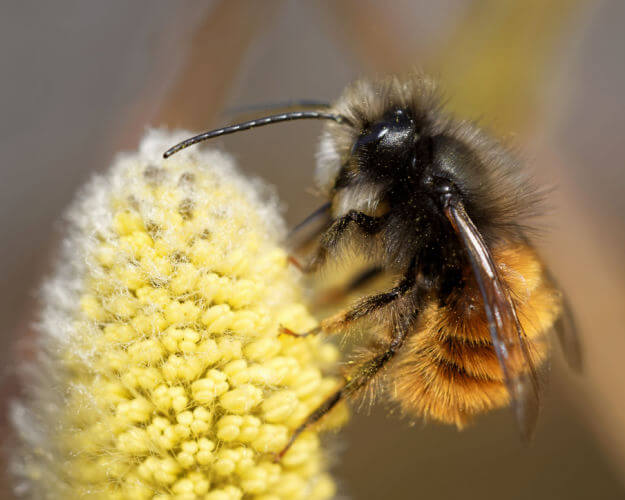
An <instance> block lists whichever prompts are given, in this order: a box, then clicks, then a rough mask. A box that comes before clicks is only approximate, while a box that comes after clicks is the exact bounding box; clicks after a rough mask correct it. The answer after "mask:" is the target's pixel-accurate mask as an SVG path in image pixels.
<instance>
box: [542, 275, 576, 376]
mask: <svg viewBox="0 0 625 500" xmlns="http://www.w3.org/2000/svg"><path fill="white" fill-rule="evenodd" d="M547 279H548V280H549V281H550V282H551V283H552V284H554V285H555V286H556V288H558V289H559V290H561V289H562V288H561V287H560V286H559V285H558V282H557V280H556V279H555V278H554V276H553V274H552V273H551V272H550V271H549V270H548V271H547ZM553 330H554V331H555V333H556V336H557V337H558V343H559V344H560V348H561V349H562V354H563V355H564V359H566V362H567V364H568V365H569V367H571V368H572V369H573V370H575V371H576V372H577V373H581V371H582V370H583V367H584V359H583V356H582V348H581V342H580V337H579V332H578V329H577V325H576V323H575V316H574V315H573V310H572V308H571V304H570V303H569V300H568V298H567V297H566V295H563V296H562V313H561V314H560V317H559V318H558V320H557V321H556V323H555V324H554V325H553Z"/></svg>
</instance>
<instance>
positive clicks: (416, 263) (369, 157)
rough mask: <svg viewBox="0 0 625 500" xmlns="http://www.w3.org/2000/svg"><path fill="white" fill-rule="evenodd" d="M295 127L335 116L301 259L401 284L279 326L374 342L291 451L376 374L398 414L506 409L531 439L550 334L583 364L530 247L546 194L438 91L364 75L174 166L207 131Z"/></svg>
mask: <svg viewBox="0 0 625 500" xmlns="http://www.w3.org/2000/svg"><path fill="white" fill-rule="evenodd" d="M301 119H322V120H326V121H327V123H326V124H325V128H324V130H323V132H322V136H321V141H320V147H319V153H318V166H317V180H318V186H319V188H320V189H321V190H322V191H323V193H324V194H325V196H326V197H327V203H325V204H324V205H323V206H322V207H321V208H320V209H319V210H317V211H316V212H315V213H314V214H313V215H311V216H310V217H309V218H308V219H306V221H305V222H304V223H303V225H302V226H306V225H308V224H309V223H313V222H317V223H319V221H321V223H320V224H317V225H318V226H319V229H318V230H317V231H316V234H315V235H314V237H315V238H314V240H315V242H316V247H315V250H314V251H313V252H312V255H311V257H310V258H309V260H308V261H307V262H305V263H300V262H299V261H297V260H296V259H295V258H293V259H292V261H293V263H295V264H296V265H298V267H300V269H301V270H302V271H303V272H305V273H309V272H314V271H316V270H318V269H320V268H322V267H323V266H324V264H326V263H327V262H328V261H329V260H333V259H335V258H337V257H338V256H339V255H340V254H341V252H342V251H343V250H344V249H345V248H346V247H351V248H352V249H356V251H357V252H359V253H360V254H362V255H363V256H364V257H365V258H366V260H367V262H368V263H369V265H370V266H371V267H370V269H368V270H366V271H365V273H364V276H365V278H364V279H367V278H368V277H370V276H374V275H376V274H378V273H387V274H390V275H392V276H395V277H397V278H396V280H395V283H394V285H393V286H392V287H391V288H390V289H389V290H387V291H385V292H383V293H377V294H374V295H371V296H366V297H364V298H362V299H360V300H359V301H357V302H356V303H355V304H353V305H352V306H350V307H349V308H347V309H345V310H342V311H340V312H338V313H337V314H335V315H333V316H331V317H329V318H326V319H324V320H323V321H321V322H320V325H319V327H317V328H315V329H314V330H311V331H309V332H291V331H289V330H287V329H283V333H288V334H290V335H295V336H305V335H311V334H318V333H339V332H341V333H343V332H348V331H349V330H350V327H351V326H352V325H354V324H355V323H356V322H360V321H365V322H368V325H369V329H370V333H371V335H370V338H371V343H370V344H369V345H367V346H365V347H364V348H363V352H364V354H361V355H360V356H359V358H358V359H357V360H354V361H352V362H351V363H349V365H348V366H349V369H348V371H347V373H346V374H345V377H344V382H343V384H342V385H341V386H340V387H339V388H338V389H337V390H336V392H335V393H333V394H332V395H331V396H330V397H328V398H327V399H326V400H325V401H324V402H323V403H322V404H321V405H320V406H319V407H318V408H317V409H316V410H315V411H314V412H313V413H312V414H310V415H309V416H308V418H307V419H306V420H305V421H304V422H303V423H302V425H301V426H300V427H299V428H297V429H296V430H295V432H294V434H293V435H292V437H291V440H290V442H289V444H288V445H287V447H286V448H285V449H284V450H283V452H282V454H284V452H285V451H286V450H287V449H288V447H289V446H290V445H291V444H292V443H293V441H294V440H295V439H296V438H297V436H298V435H299V434H300V433H301V432H302V431H303V430H305V429H306V428H307V427H308V426H310V425H311V424H313V423H315V422H316V421H318V420H319V419H320V418H321V417H322V416H323V415H325V414H326V413H327V412H328V411H330V410H331V409H332V408H333V407H334V406H335V405H336V404H337V403H338V402H339V401H341V400H342V399H343V398H345V397H349V396H352V395H354V394H356V393H358V392H361V391H362V390H363V389H364V388H365V387H366V386H369V384H370V383H371V382H372V381H373V380H381V381H382V382H383V383H384V384H385V385H386V388H387V389H388V391H387V392H388V395H389V397H390V398H391V399H393V400H395V401H396V402H397V403H398V405H399V407H400V408H401V410H402V411H403V412H404V413H406V414H408V415H415V416H420V417H423V418H426V419H433V420H437V421H441V422H444V423H449V424H455V425H456V426H457V427H459V428H462V427H463V426H464V425H466V423H467V422H468V421H469V420H470V419H471V418H472V417H473V416H475V415H477V414H480V413H484V412H487V411H490V410H492V409H495V408H499V407H504V406H506V405H511V406H512V409H513V411H514V414H515V416H516V420H517V423H518V426H519V429H520V433H521V437H522V439H523V440H529V439H530V438H531V437H532V434H533V431H534V428H535V425H536V419H537V416H538V410H539V399H540V392H541V381H540V379H541V377H540V376H539V372H540V371H541V368H542V367H544V366H545V364H546V361H547V359H548V344H547V340H546V334H547V333H548V332H550V331H551V330H552V329H556V330H557V331H558V337H559V339H560V341H561V344H562V347H563V350H564V353H565V355H566V357H567V358H568V360H569V362H570V364H571V365H572V366H573V367H577V368H579V367H580V366H581V356H580V350H579V344H578V341H577V336H576V333H575V331H574V329H573V328H572V323H571V322H568V325H567V324H566V323H565V321H563V320H562V319H561V317H563V312H566V309H567V305H566V303H565V301H564V298H563V296H562V294H561V292H560V291H559V290H558V289H557V287H556V285H555V284H554V281H553V279H552V278H551V276H550V274H549V272H548V271H547V269H546V268H545V266H544V264H543V262H542V261H541V259H540V257H539V256H538V254H537V252H536V250H535V249H534V248H533V246H532V244H531V243H530V240H529V237H528V235H529V234H530V231H529V230H530V229H531V227H529V226H527V225H526V222H525V221H526V220H527V218H528V217H530V216H533V215H536V214H537V212H539V210H540V206H541V204H540V202H541V197H542V194H541V191H540V190H537V189H536V188H535V187H534V186H533V184H532V183H531V182H530V179H529V178H528V176H527V175H526V174H525V173H524V171H523V169H522V168H521V165H520V163H519V162H518V161H517V159H516V158H515V157H514V155H513V154H512V153H511V152H510V151H508V150H507V149H506V148H505V147H504V146H503V145H502V144H501V143H499V142H497V141H496V140H494V139H492V138H491V137H489V136H488V135H487V134H486V133H484V132H482V131H481V130H480V129H478V128H477V127H476V126H475V125H473V124H471V123H469V122H465V121H456V120H454V119H452V118H450V117H448V116H447V115H446V114H445V113H444V112H443V111H442V109H441V105H440V99H439V97H438V94H437V91H436V87H435V84H434V83H433V82H432V80H430V79H429V78H427V77H425V76H423V75H421V74H417V73H414V74H411V75H409V76H408V77H405V78H399V77H389V78H386V79H380V80H375V81H370V80H363V81H358V82H356V83H355V84H353V85H351V86H350V87H348V88H347V89H346V90H345V92H344V93H343V95H342V96H341V97H340V98H339V99H338V100H337V101H336V102H335V103H334V104H332V105H328V106H326V107H324V108H321V107H320V108H319V109H315V110H305V109H302V110H299V111H291V112H286V113H282V114H274V115H271V116H266V117H263V118H259V119H256V120H252V121H248V122H243V123H240V124H237V125H233V126H229V127H225V128H220V129H217V130H212V131H209V132H206V133H204V134H201V135H198V136H196V137H192V138H190V139H188V140H186V141H184V142H182V143H180V144H178V145H176V146H174V147H172V148H171V149H170V150H168V151H167V152H166V153H165V157H168V156H170V155H172V154H174V153H176V152H177V151H179V150H181V149H183V148H186V147H187V146H190V145H192V144H195V143H198V142H201V141H203V140H206V139H210V138H213V137H218V136H221V135H225V134H230V133H234V132H239V131H242V130H248V129H251V128H253V127H257V126H261V125H268V124H273V123H279V122H282V121H289V120H301ZM362 281H363V280H362V279H360V280H359V279H356V280H354V282H353V285H354V286H347V287H346V290H348V289H350V288H354V287H355V286H356V285H359V284H360V283H361V282H362Z"/></svg>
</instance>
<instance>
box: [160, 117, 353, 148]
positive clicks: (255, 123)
mask: <svg viewBox="0 0 625 500" xmlns="http://www.w3.org/2000/svg"><path fill="white" fill-rule="evenodd" d="M292 120H334V121H335V122H337V123H347V124H349V121H348V120H347V118H345V117H344V116H341V115H336V114H334V113H327V112H324V111H291V112H289V113H280V114H278V115H270V116H264V117H262V118H256V119H255V120H250V121H246V122H242V123H237V124H236V125H230V126H229V127H223V128H218V129H215V130H209V131H208V132H204V133H202V134H199V135H196V136H194V137H190V138H189V139H186V140H184V141H182V142H180V143H178V144H176V145H175V146H173V147H171V148H169V149H168V150H167V151H165V153H163V158H169V157H170V156H171V155H173V154H175V153H177V152H178V151H181V150H182V149H185V148H188V147H189V146H192V145H193V144H197V143H198V142H202V141H206V140H208V139H212V138H213V137H219V136H221V135H228V134H234V133H235V132H241V131H243V130H249V129H251V128H254V127H262V126H263V125H271V124H272V123H280V122H287V121H292Z"/></svg>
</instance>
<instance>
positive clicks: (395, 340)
mask: <svg viewBox="0 0 625 500" xmlns="http://www.w3.org/2000/svg"><path fill="white" fill-rule="evenodd" d="M415 316H416V311H415V313H414V314H413V315H411V317H410V318H409V319H403V320H400V324H398V325H395V327H394V328H393V336H392V338H391V341H390V343H389V344H388V345H387V347H386V349H385V350H383V351H382V352H380V353H378V354H376V355H375V356H373V357H372V358H370V359H369V360H367V361H365V362H364V363H362V364H361V365H359V366H358V367H357V368H356V369H355V370H353V372H352V373H351V374H349V375H347V376H346V377H345V379H344V381H343V383H342V385H341V386H340V387H339V388H338V389H337V390H336V391H335V392H334V393H332V394H331V395H330V396H328V397H327V398H326V399H325V401H324V402H323V403H321V405H320V406H319V407H317V408H316V409H315V410H314V411H313V412H312V413H311V414H310V415H308V417H307V418H306V420H304V422H302V424H300V425H299V426H298V427H297V428H296V429H295V430H294V431H293V434H291V437H290V438H289V441H288V442H287V444H286V445H285V447H284V448H283V449H282V450H281V451H280V453H278V455H277V456H276V461H279V460H281V459H282V457H284V455H285V454H286V452H287V451H288V450H289V448H291V446H292V445H293V443H294V442H295V441H296V440H297V438H298V437H299V435H300V434H301V433H302V432H304V431H305V430H306V429H308V427H310V426H311V425H313V424H315V423H316V422H318V421H319V420H320V419H321V418H322V417H323V416H324V415H325V414H326V413H328V412H329V411H330V410H332V408H334V407H335V406H336V405H337V404H338V403H339V402H340V401H341V400H343V399H345V398H346V397H349V396H351V395H352V394H354V393H355V392H357V391H358V390H359V389H361V388H362V387H364V386H365V385H366V384H367V383H368V382H369V381H370V380H371V379H373V377H375V375H376V374H377V373H378V372H379V371H380V369H382V367H383V366H384V365H385V364H386V363H388V361H390V360H391V359H392V358H393V356H395V354H397V352H398V351H399V350H400V349H401V347H402V345H403V343H404V340H405V339H406V336H407V334H408V331H409V329H410V325H411V324H412V322H413V318H414V317H415Z"/></svg>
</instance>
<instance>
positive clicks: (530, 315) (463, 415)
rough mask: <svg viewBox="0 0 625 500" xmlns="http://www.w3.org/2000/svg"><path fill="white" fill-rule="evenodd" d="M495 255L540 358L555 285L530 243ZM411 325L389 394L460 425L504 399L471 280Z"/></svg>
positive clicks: (408, 407)
mask: <svg viewBox="0 0 625 500" xmlns="http://www.w3.org/2000/svg"><path fill="white" fill-rule="evenodd" d="M493 257H494V260H495V262H496V264H497V267H498V269H499V273H500V275H501V277H502V280H503V282H504V284H505V285H506V286H507V287H508V290H509V292H510V296H511V297H512V299H513V301H514V304H515V307H516V311H517V315H518V317H519V321H520V322H521V326H522V328H523V330H524V331H525V335H526V343H527V345H528V347H529V351H530V352H531V353H532V361H533V363H534V364H535V365H536V366H539V365H540V364H542V363H543V362H544V361H545V360H546V358H547V355H548V352H547V341H546V339H545V333H546V332H547V331H548V330H549V329H550V328H551V326H552V325H553V323H554V322H555V320H556V319H557V317H558V315H559V313H560V308H561V297H560V293H559V292H558V291H557V290H556V289H554V287H553V286H552V284H551V283H549V281H548V280H547V278H546V276H545V273H544V270H543V267H542V264H541V263H540V260H539V259H538V257H537V255H536V253H535V252H534V250H533V249H532V248H531V247H529V246H528V245H521V244H518V245H514V246H511V245H510V246H500V247H499V248H495V249H494V252H493ZM416 329H417V331H415V332H414V333H413V334H411V335H410V338H409V339H408V340H407V341H406V345H405V346H404V347H403V349H402V354H401V357H400V359H398V360H397V362H396V363H395V364H394V365H393V366H392V368H391V370H392V373H391V374H390V375H391V380H393V382H394V384H395V386H394V391H392V394H393V395H394V397H395V398H396V399H397V400H398V402H399V404H400V406H401V408H402V409H403V410H404V411H405V412H406V413H408V414H414V415H418V416H421V417H424V418H426V419H433V420H438V421H441V422H445V423H449V424H455V425H457V426H458V427H463V426H464V425H465V424H466V423H467V422H468V421H469V420H470V419H471V417H473V416H474V415H477V414H479V413H484V412H487V411H489V410H491V409H494V408H499V407H502V406H506V405H507V404H508V403H509V396H508V391H507V389H506V387H505V385H504V381H503V372H502V370H501V367H500V366H499V362H498V360H497V356H496V354H495V351H494V349H493V345H492V343H491V339H490V334H489V330H488V326H487V322H486V317H485V313H484V307H483V303H482V298H481V295H480V293H479V291H478V290H477V288H476V287H475V286H472V285H467V286H466V287H465V289H464V290H463V291H462V292H461V293H460V294H458V295H457V296H456V297H452V300H450V301H449V305H446V306H439V305H438V304H435V303H431V304H430V305H429V306H427V307H426V308H425V310H424V311H423V313H422V314H421V318H420V320H419V323H418V324H417V327H416ZM519 354H520V353H519ZM513 359H516V360H518V363H517V364H518V366H516V367H513V368H514V369H516V370H522V371H525V370H527V369H528V368H529V367H528V366H527V365H526V364H525V363H524V362H523V357H522V356H521V355H518V356H516V357H514V356H513Z"/></svg>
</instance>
